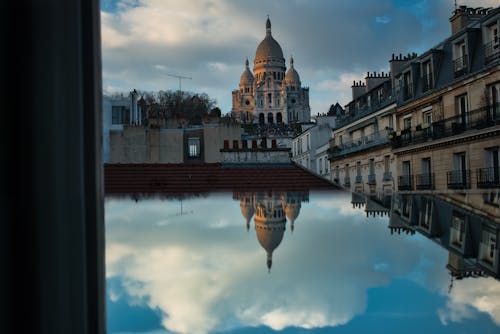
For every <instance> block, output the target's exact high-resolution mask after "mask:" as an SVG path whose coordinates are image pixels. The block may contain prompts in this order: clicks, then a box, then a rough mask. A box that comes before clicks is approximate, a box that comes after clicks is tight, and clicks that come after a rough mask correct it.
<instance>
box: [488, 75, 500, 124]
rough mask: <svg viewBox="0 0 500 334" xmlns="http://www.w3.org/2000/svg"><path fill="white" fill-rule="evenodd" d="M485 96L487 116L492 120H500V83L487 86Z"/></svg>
mask: <svg viewBox="0 0 500 334" xmlns="http://www.w3.org/2000/svg"><path fill="white" fill-rule="evenodd" d="M487 95H488V104H489V108H488V112H489V114H490V115H489V116H490V117H491V118H492V119H494V120H500V82H497V83H494V84H492V85H489V86H488V87H487Z"/></svg>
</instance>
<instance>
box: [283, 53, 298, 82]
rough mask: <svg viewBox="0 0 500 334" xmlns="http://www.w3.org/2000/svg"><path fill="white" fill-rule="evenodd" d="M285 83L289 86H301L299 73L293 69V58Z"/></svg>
mask: <svg viewBox="0 0 500 334" xmlns="http://www.w3.org/2000/svg"><path fill="white" fill-rule="evenodd" d="M285 81H286V83H287V85H293V86H300V77H299V73H297V71H296V70H295V68H294V67H293V57H291V58H290V69H289V70H288V71H287V72H286V75H285Z"/></svg>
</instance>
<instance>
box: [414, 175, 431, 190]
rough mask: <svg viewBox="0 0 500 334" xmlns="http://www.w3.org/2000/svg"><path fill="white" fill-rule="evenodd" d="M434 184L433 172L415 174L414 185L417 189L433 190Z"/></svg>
mask: <svg viewBox="0 0 500 334" xmlns="http://www.w3.org/2000/svg"><path fill="white" fill-rule="evenodd" d="M434 185H435V182H434V173H427V174H417V175H415V187H416V188H417V190H433V189H434Z"/></svg>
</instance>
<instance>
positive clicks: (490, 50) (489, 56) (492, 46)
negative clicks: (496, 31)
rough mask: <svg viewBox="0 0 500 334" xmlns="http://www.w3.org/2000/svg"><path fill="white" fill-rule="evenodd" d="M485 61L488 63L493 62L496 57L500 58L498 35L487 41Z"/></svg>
mask: <svg viewBox="0 0 500 334" xmlns="http://www.w3.org/2000/svg"><path fill="white" fill-rule="evenodd" d="M483 48H484V63H485V64H488V63H490V62H492V61H493V60H495V59H499V58H500V43H499V41H498V37H497V38H496V39H495V40H493V41H491V42H489V43H486V44H485V45H484V46H483Z"/></svg>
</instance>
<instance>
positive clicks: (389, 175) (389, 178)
mask: <svg viewBox="0 0 500 334" xmlns="http://www.w3.org/2000/svg"><path fill="white" fill-rule="evenodd" d="M382 181H392V172H384V177H383V178H382Z"/></svg>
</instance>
